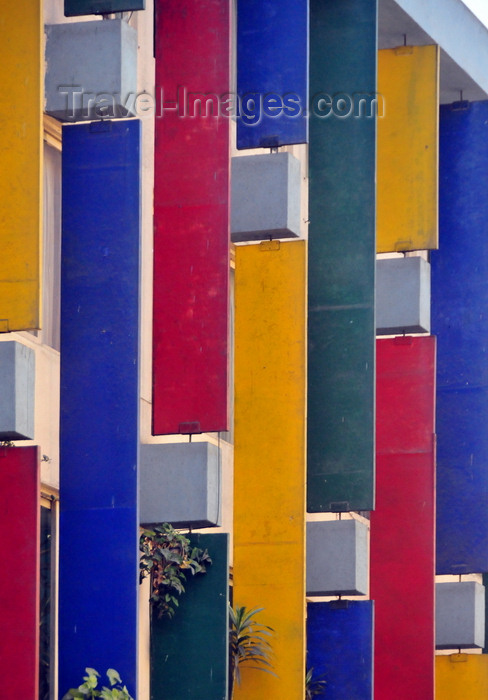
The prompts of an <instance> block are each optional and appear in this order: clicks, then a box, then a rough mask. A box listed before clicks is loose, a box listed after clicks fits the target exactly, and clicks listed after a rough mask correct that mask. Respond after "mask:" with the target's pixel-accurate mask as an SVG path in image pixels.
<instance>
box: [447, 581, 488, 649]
mask: <svg viewBox="0 0 488 700" xmlns="http://www.w3.org/2000/svg"><path fill="white" fill-rule="evenodd" d="M435 595H436V613H435V645H436V648H437V649H481V648H483V647H484V646H485V587H484V586H482V585H481V584H480V583H477V582H476V581H460V582H455V583H447V582H442V583H436V586H435Z"/></svg>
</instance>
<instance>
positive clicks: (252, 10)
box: [237, 0, 308, 149]
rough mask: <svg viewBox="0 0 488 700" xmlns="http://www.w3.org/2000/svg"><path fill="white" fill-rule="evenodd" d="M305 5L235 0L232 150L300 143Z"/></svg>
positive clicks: (288, 0) (293, 0) (303, 1)
mask: <svg viewBox="0 0 488 700" xmlns="http://www.w3.org/2000/svg"><path fill="white" fill-rule="evenodd" d="M307 86H308V0H238V2H237V92H238V95H239V98H240V100H241V103H240V106H241V112H240V118H239V119H238V121H237V148H240V149H244V148H259V147H272V146H283V145H285V144H293V143H305V142H306V141H307V135H308V129H307V124H308V120H307V117H306V110H307V108H308V90H307Z"/></svg>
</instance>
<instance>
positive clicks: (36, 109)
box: [0, 0, 44, 332]
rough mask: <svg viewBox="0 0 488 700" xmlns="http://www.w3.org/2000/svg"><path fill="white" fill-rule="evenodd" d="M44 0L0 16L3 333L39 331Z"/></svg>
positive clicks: (16, 5)
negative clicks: (0, 48)
mask: <svg viewBox="0 0 488 700" xmlns="http://www.w3.org/2000/svg"><path fill="white" fill-rule="evenodd" d="M42 35H43V34H42V0H15V2H4V3H2V11H1V13H0V42H1V46H2V61H1V62H0V84H1V86H2V90H1V91H0V131H1V139H2V146H1V148H0V249H1V251H2V256H1V263H0V332H6V331H12V330H24V329H29V328H39V319H40V273H41V263H40V234H41V201H42V199H41V163H42V161H41V159H42V149H41V145H42V133H43V130H42V114H41V104H42V102H41V100H42V95H41V92H42V79H41V70H42V68H43V66H44V60H43V57H42V56H41V53H42Z"/></svg>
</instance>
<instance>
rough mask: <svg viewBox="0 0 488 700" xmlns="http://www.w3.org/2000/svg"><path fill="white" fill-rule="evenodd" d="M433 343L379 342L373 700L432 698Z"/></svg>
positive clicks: (373, 548) (373, 534)
mask: <svg viewBox="0 0 488 700" xmlns="http://www.w3.org/2000/svg"><path fill="white" fill-rule="evenodd" d="M434 396H435V338H433V337H431V336H430V337H416V338H412V337H402V338H394V339H388V340H379V341H377V433H376V437H377V464H376V470H377V471H376V478H377V483H376V510H375V511H374V512H373V513H372V514H371V598H372V599H373V600H374V601H375V669H374V675H375V695H374V697H375V700H391V699H392V698H395V700H412V698H422V700H432V698H433V697H434V573H435V572H434V552H435V545H434V532H435V528H434V519H435V507H434V504H435V470H434V464H435V455H434V435H433V433H434V410H435V401H434Z"/></svg>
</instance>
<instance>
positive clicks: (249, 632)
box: [229, 606, 276, 685]
mask: <svg viewBox="0 0 488 700" xmlns="http://www.w3.org/2000/svg"><path fill="white" fill-rule="evenodd" d="M262 610H263V608H251V609H250V610H247V609H246V607H245V606H242V607H239V606H237V607H236V608H235V610H234V609H233V608H232V607H230V606H229V622H230V628H229V653H230V659H231V667H232V668H231V674H232V679H233V681H235V682H237V684H238V685H240V683H241V673H240V666H241V665H242V664H245V665H246V667H247V668H255V669H257V670H259V671H266V673H271V674H272V675H273V676H274V675H276V674H275V673H273V671H272V670H271V669H272V668H273V664H272V662H271V655H272V647H271V644H270V642H269V638H270V637H271V636H272V635H273V633H274V630H273V628H272V627H268V626H267V625H262V624H261V623H259V622H256V620H255V619H254V618H255V616H256V615H257V614H258V613H260V612H262Z"/></svg>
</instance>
